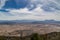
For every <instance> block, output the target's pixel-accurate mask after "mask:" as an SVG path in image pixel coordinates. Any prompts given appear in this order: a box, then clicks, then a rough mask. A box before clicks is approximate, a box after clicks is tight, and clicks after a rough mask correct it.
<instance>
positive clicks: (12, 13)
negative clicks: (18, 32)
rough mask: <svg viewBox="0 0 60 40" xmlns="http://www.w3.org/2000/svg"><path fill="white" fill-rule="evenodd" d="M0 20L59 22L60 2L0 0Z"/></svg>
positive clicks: (48, 0) (50, 0) (54, 0)
mask: <svg viewBox="0 0 60 40" xmlns="http://www.w3.org/2000/svg"><path fill="white" fill-rule="evenodd" d="M0 20H58V21H60V0H0Z"/></svg>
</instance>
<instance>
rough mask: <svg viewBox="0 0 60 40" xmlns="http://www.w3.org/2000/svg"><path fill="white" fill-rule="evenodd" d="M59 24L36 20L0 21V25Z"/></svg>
mask: <svg viewBox="0 0 60 40" xmlns="http://www.w3.org/2000/svg"><path fill="white" fill-rule="evenodd" d="M20 23H22V24H24V23H25V24H27V23H31V24H60V21H55V20H45V21H36V20H11V21H8V20H0V24H20Z"/></svg>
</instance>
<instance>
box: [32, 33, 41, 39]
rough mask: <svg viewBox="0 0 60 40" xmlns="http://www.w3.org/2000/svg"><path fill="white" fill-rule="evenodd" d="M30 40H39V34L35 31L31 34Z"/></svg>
mask: <svg viewBox="0 0 60 40" xmlns="http://www.w3.org/2000/svg"><path fill="white" fill-rule="evenodd" d="M31 40H40V35H39V34H37V33H34V34H32V37H31Z"/></svg>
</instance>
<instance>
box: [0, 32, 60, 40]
mask: <svg viewBox="0 0 60 40" xmlns="http://www.w3.org/2000/svg"><path fill="white" fill-rule="evenodd" d="M0 40H60V32H52V33H48V34H44V35H39V34H38V33H33V34H32V35H30V36H25V37H22V39H21V37H16V36H12V37H9V36H0Z"/></svg>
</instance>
